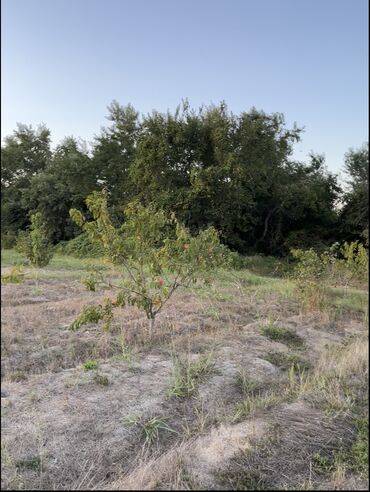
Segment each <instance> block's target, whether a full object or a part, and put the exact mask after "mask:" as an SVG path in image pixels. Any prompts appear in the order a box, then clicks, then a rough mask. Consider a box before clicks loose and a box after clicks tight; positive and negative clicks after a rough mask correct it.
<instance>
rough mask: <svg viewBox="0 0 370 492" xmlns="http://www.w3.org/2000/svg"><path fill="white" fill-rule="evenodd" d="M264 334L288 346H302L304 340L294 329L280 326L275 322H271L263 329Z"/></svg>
mask: <svg viewBox="0 0 370 492" xmlns="http://www.w3.org/2000/svg"><path fill="white" fill-rule="evenodd" d="M262 334H263V335H265V336H266V337H268V338H269V339H270V340H273V341H274V342H282V343H284V344H285V345H287V346H288V347H295V348H302V347H303V346H304V340H303V339H302V338H301V337H300V336H299V335H297V333H295V332H294V331H292V330H288V329H286V328H280V327H279V326H277V325H276V324H274V323H269V324H268V325H266V326H265V327H264V328H263V329H262Z"/></svg>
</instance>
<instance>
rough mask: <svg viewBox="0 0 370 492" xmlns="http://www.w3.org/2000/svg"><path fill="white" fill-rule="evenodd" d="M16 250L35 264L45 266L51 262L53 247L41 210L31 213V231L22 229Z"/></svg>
mask: <svg viewBox="0 0 370 492" xmlns="http://www.w3.org/2000/svg"><path fill="white" fill-rule="evenodd" d="M16 250H17V251H18V253H21V254H22V255H24V256H25V257H26V258H28V259H29V260H30V262H31V264H32V265H34V266H37V267H44V266H46V265H47V264H48V263H49V262H50V260H51V258H52V256H53V248H52V245H51V243H50V241H49V239H48V232H47V228H46V226H45V224H44V221H43V218H42V215H41V213H40V212H37V213H36V214H33V215H31V227H30V231H20V233H19V234H18V238H17V243H16Z"/></svg>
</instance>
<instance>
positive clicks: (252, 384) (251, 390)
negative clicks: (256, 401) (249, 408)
mask: <svg viewBox="0 0 370 492" xmlns="http://www.w3.org/2000/svg"><path fill="white" fill-rule="evenodd" d="M235 384H236V386H237V387H238V388H239V389H240V391H241V392H242V393H243V395H251V396H253V395H256V394H257V393H258V392H259V390H260V388H259V384H258V383H257V382H256V381H252V380H251V379H250V378H249V376H248V375H247V373H246V372H245V371H239V372H237V374H236V376H235Z"/></svg>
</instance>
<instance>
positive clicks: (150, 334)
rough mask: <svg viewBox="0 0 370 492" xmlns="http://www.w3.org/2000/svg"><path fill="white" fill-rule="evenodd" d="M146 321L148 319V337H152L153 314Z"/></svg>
mask: <svg viewBox="0 0 370 492" xmlns="http://www.w3.org/2000/svg"><path fill="white" fill-rule="evenodd" d="M148 321H149V337H150V338H152V335H153V329H154V322H155V317H154V316H151V317H150V318H148Z"/></svg>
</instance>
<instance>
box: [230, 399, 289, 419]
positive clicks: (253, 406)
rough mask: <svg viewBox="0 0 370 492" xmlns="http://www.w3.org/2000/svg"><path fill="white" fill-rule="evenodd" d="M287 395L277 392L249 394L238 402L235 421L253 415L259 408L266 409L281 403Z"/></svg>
mask: <svg viewBox="0 0 370 492" xmlns="http://www.w3.org/2000/svg"><path fill="white" fill-rule="evenodd" d="M284 397H285V395H278V394H275V393H267V394H261V393H258V394H255V395H252V396H248V397H247V398H246V399H245V400H243V401H242V402H240V403H238V404H237V406H236V409H235V413H234V416H233V421H234V422H235V421H237V420H239V419H240V418H242V417H246V416H248V415H252V414H254V413H256V412H257V411H258V410H265V409H268V408H271V407H274V406H275V405H277V404H279V403H281V402H282V401H283V399H284Z"/></svg>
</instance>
